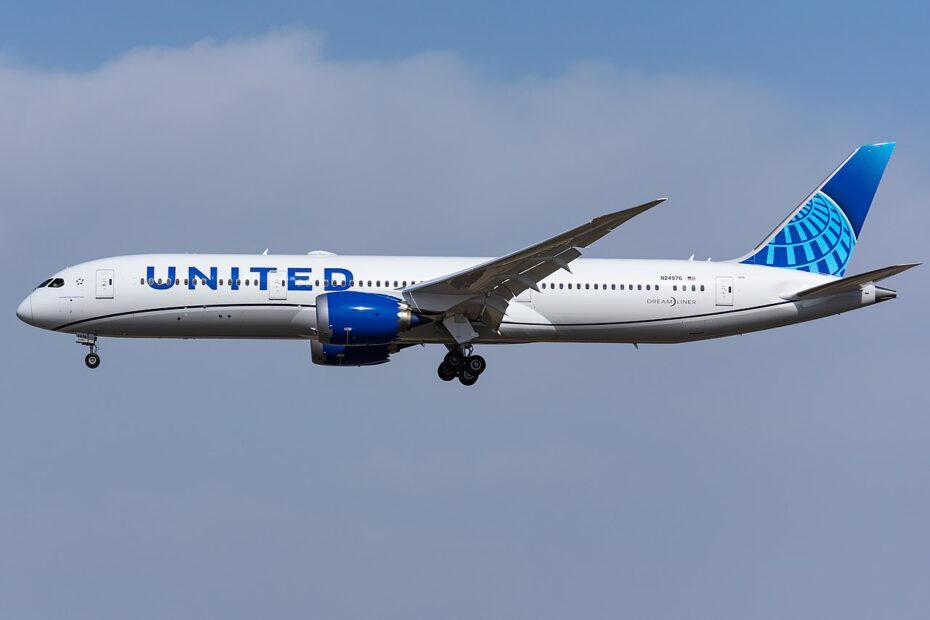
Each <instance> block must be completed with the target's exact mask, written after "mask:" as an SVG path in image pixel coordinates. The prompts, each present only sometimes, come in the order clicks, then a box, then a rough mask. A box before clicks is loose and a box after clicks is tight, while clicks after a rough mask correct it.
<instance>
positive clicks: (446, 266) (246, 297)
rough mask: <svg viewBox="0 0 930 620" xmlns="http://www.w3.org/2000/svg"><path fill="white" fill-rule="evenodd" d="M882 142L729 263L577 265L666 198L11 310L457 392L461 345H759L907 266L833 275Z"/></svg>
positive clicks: (68, 276)
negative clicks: (300, 345)
mask: <svg viewBox="0 0 930 620" xmlns="http://www.w3.org/2000/svg"><path fill="white" fill-rule="evenodd" d="M894 146H895V145H894V143H893V142H887V143H881V144H870V145H865V146H862V147H859V148H858V149H856V150H855V151H853V152H852V154H850V155H849V156H848V157H847V158H846V159H845V160H844V161H843V162H842V163H841V164H840V165H839V167H837V168H836V170H835V171H834V172H833V173H832V174H831V175H830V176H828V177H827V178H826V180H825V181H823V183H821V184H820V185H819V186H818V187H817V188H816V189H815V190H814V191H813V192H812V193H811V194H810V195H809V196H808V197H807V198H805V199H804V200H803V201H802V202H801V204H800V205H799V206H798V207H796V208H795V209H793V210H792V211H791V212H790V213H789V214H788V216H787V217H786V218H785V219H784V220H783V221H782V222H781V224H779V225H778V226H777V227H776V228H775V229H774V230H773V231H772V232H771V233H770V234H769V235H768V236H767V237H765V239H763V241H762V242H761V243H760V244H759V245H757V246H756V247H755V248H754V249H753V250H752V251H750V252H749V253H747V254H746V255H744V256H741V257H739V258H736V259H734V260H728V261H718V262H710V261H707V262H702V261H694V260H693V258H694V257H693V256H692V257H691V259H689V260H619V259H582V258H580V256H581V251H582V250H583V249H585V248H587V247H589V246H590V245H591V244H592V243H594V242H595V241H597V240H598V239H600V238H602V237H604V236H605V235H607V234H608V233H609V232H611V231H612V230H614V229H616V228H617V227H618V226H620V225H622V224H624V223H626V222H627V221H629V220H630V219H632V218H633V217H635V216H637V215H639V214H641V213H644V212H646V211H648V210H649V209H652V208H653V207H655V206H657V205H659V204H661V203H662V202H664V201H665V200H666V199H665V198H658V199H656V200H651V201H649V202H647V203H644V204H641V205H639V206H636V207H633V208H630V209H625V210H623V211H617V212H615V213H610V214H607V215H602V216H600V217H596V218H594V219H593V220H591V221H590V222H588V223H586V224H582V225H581V226H578V227H576V228H573V229H572V230H569V231H567V232H564V233H562V234H559V235H556V236H554V237H552V238H550V239H546V240H545V241H542V242H540V243H536V244H534V245H531V246H529V247H527V248H524V249H522V250H519V251H516V252H513V253H510V254H507V255H505V256H501V257H499V258H467V257H460V258H455V257H424V256H339V255H336V254H333V253H331V252H325V251H314V252H310V253H308V254H306V255H288V256H283V255H282V256H275V255H269V254H268V253H267V250H266V251H265V252H264V253H263V254H261V255H246V254H221V255H217V254H144V255H135V256H118V257H113V258H104V259H100V260H93V261H90V262H85V263H81V264H79V265H76V266H74V267H68V268H66V269H63V270H62V271H59V272H58V273H56V274H54V275H53V276H52V277H50V278H48V279H46V280H44V281H43V282H42V283H41V284H40V285H39V286H38V287H37V288H36V289H35V290H33V291H32V293H30V294H29V295H28V296H27V297H26V299H25V300H23V302H22V303H21V304H20V305H19V308H18V309H17V311H16V315H17V316H18V317H19V318H20V319H21V320H22V321H24V322H26V323H28V324H30V325H33V326H35V327H39V328H42V329H47V330H51V331H55V332H62V333H68V334H75V335H76V337H77V342H78V343H79V344H81V345H84V346H86V347H88V349H89V352H88V354H87V356H86V357H85V360H84V361H85V364H86V365H87V367H88V368H97V367H98V366H99V365H100V355H99V352H98V345H97V341H98V338H99V337H118V338H119V337H122V338H269V339H270V338H275V339H281V338H289V339H302V340H308V341H309V342H310V350H311V359H312V361H313V362H314V363H316V364H322V365H326V366H347V367H356V366H368V365H375V364H382V363H384V362H387V361H389V360H390V358H391V356H392V355H394V354H396V353H398V352H399V351H401V350H403V349H405V348H408V347H412V346H414V345H425V344H439V345H444V346H445V348H446V349H447V352H446V353H445V356H444V357H443V360H442V362H441V363H440V365H439V367H438V370H437V373H438V375H439V377H440V378H441V379H442V380H444V381H453V380H454V379H458V381H459V382H460V383H461V384H463V385H474V384H475V383H476V382H477V381H478V377H479V376H480V375H481V374H482V373H483V372H484V371H485V369H486V367H487V363H486V361H485V359H484V358H483V357H482V356H480V355H477V354H475V351H474V347H475V346H476V345H484V344H515V343H532V342H591V343H593V342H602V343H627V344H633V345H635V346H637V347H638V346H639V345H640V344H647V343H657V344H663V343H682V342H691V341H696V340H705V339H709V338H720V337H724V336H733V335H737V334H745V333H748V332H755V331H759V330H765V329H772V328H776V327H782V326H785V325H791V324H794V323H800V322H803V321H810V320H813V319H819V318H823V317H827V316H831V315H835V314H840V313H842V312H847V311H849V310H855V309H857V308H863V307H865V306H870V305H873V304H876V303H879V302H883V301H887V300H890V299H894V298H895V297H896V295H897V294H896V292H895V291H893V290H890V289H887V288H884V287H880V286H877V285H876V283H877V282H879V281H881V280H884V279H886V278H888V277H891V276H893V275H895V274H898V273H901V272H902V271H905V270H907V269H910V268H911V267H915V266H917V265H918V263H904V264H896V265H891V266H889V267H884V268H881V269H875V270H872V271H867V272H865V273H860V274H858V275H853V276H846V275H845V272H846V267H847V265H848V264H849V260H850V258H851V256H852V253H853V250H854V249H855V246H856V243H857V241H858V239H859V236H860V233H861V231H862V226H863V224H864V222H865V219H866V216H867V215H868V212H869V207H870V206H871V204H872V199H873V197H874V195H875V192H876V190H877V189H878V185H879V182H880V180H881V177H882V175H883V173H884V170H885V167H886V165H887V163H888V160H889V158H890V157H891V153H892V151H893V150H894Z"/></svg>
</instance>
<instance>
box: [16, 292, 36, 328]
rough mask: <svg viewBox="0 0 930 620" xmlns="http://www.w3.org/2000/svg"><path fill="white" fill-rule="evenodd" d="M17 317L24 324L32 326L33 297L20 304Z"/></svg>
mask: <svg viewBox="0 0 930 620" xmlns="http://www.w3.org/2000/svg"><path fill="white" fill-rule="evenodd" d="M16 316H17V317H18V318H19V320H20V321H22V322H23V323H29V324H30V325H32V295H30V296H29V297H27V298H26V299H24V300H23V301H22V303H21V304H19V308H17V309H16Z"/></svg>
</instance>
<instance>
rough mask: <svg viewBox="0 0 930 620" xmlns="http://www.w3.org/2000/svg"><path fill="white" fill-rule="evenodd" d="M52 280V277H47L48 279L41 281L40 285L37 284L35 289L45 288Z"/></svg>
mask: <svg viewBox="0 0 930 620" xmlns="http://www.w3.org/2000/svg"><path fill="white" fill-rule="evenodd" d="M52 280H54V278H49V279H48V280H45V281H43V282H42V284H40V285H39V286H37V287H36V288H37V289H40V288H45V287H46V286H48V285H49V284H51V283H52Z"/></svg>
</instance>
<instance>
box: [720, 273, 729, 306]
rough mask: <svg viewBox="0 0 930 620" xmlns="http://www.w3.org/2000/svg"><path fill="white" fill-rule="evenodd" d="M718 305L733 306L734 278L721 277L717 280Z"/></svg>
mask: <svg viewBox="0 0 930 620" xmlns="http://www.w3.org/2000/svg"><path fill="white" fill-rule="evenodd" d="M717 305H718V306H732V305H733V278H732V277H729V276H721V277H719V278H717Z"/></svg>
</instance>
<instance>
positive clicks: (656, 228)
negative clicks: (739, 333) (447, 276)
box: [0, 2, 930, 620]
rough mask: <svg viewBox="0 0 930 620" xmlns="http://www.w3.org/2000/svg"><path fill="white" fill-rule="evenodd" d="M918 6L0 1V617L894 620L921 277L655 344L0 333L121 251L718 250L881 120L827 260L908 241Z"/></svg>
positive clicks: (900, 579) (922, 465)
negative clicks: (72, 272) (824, 313)
mask: <svg viewBox="0 0 930 620" xmlns="http://www.w3.org/2000/svg"><path fill="white" fill-rule="evenodd" d="M928 21H930V20H928V9H927V8H926V6H924V5H922V4H918V3H912V4H907V3H901V4H897V5H890V4H883V5H881V6H879V5H877V4H874V3H863V4H861V5H857V4H855V3H843V4H839V3H837V4H822V3H788V4H784V3H783V4H779V5H778V6H777V7H776V6H775V5H768V6H766V7H747V6H745V5H744V4H737V3H732V4H727V3H711V4H707V3H705V4H701V5H695V4H693V3H683V4H682V5H680V6H679V5H675V4H671V3H669V4H661V3H624V4H623V6H617V5H615V4H614V3H603V4H580V3H572V4H571V5H570V6H569V5H566V6H563V7H556V6H551V5H545V4H539V3H506V5H503V3H468V4H462V5H458V6H441V5H435V4H433V3H404V5H403V7H396V6H389V5H387V4H383V3H371V4H362V3H353V4H347V3H316V4H312V5H311V4H306V5H305V4H299V3H276V2H266V3H262V4H261V5H258V4H255V5H250V4H245V3H237V2H231V3H217V4H190V3H180V2H162V3H158V4H157V5H156V4H152V5H139V4H131V5H127V4H125V3H115V2H114V3H103V4H101V3H97V4H87V3H83V4H77V3H69V4H58V3H41V2H39V3H7V4H5V5H3V6H2V8H0V144H2V148H0V208H2V210H3V211H2V213H3V223H2V225H0V259H2V261H3V264H4V265H5V266H6V267H5V270H4V274H5V284H6V285H5V286H4V287H2V289H0V300H2V303H0V307H3V308H6V309H7V314H6V315H5V317H6V318H5V319H4V320H2V321H0V329H2V334H3V337H4V340H5V342H6V344H7V355H5V356H3V357H2V358H0V382H2V383H0V387H2V393H3V394H4V397H3V401H2V402H3V407H2V413H0V493H2V496H3V498H4V500H3V502H0V549H2V551H3V552H2V553H0V616H3V617H15V618H20V619H27V618H49V617H77V618H95V619H101V618H126V617H133V618H166V617H170V618H195V617H196V618H202V617H223V618H254V617H256V616H274V617H308V616H309V617H326V618H370V617H388V618H404V619H409V618H436V617H450V616H451V617H461V618H475V617H481V618H521V617H527V618H534V620H535V619H539V618H565V617H591V618H616V617H624V616H633V617H653V618H681V617H691V618H715V619H716V618H740V619H741V620H742V619H746V618H760V619H762V618H785V617H791V618H823V617H843V618H875V617H896V618H924V617H925V616H926V610H927V609H928V608H930V590H928V588H927V587H926V584H927V583H930V561H928V558H930V539H928V537H927V536H926V532H925V530H926V523H927V522H928V521H930V492H928V489H930V479H928V472H930V451H928V450H927V449H926V446H927V438H928V436H930V420H928V419H927V414H926V412H927V411H928V410H930V397H928V393H927V391H926V389H925V388H924V385H925V383H926V377H925V375H926V363H925V356H926V352H925V349H926V343H925V341H926V338H925V337H924V336H923V329H924V325H925V322H926V321H925V314H926V311H925V309H926V307H927V304H928V303H930V288H928V287H927V286H926V285H925V282H926V275H925V273H924V269H923V268H919V269H915V270H912V271H909V272H907V273H905V274H902V275H901V276H900V277H898V278H896V279H895V280H894V284H893V285H892V286H893V287H894V288H896V289H897V290H898V291H899V294H900V297H899V299H898V300H896V301H895V302H893V303H887V304H882V305H881V306H878V307H875V308H869V309H864V310H861V311H857V312H854V313H850V314H847V315H843V316H839V317H832V318H830V319H827V320H823V321H818V322H815V323H810V324H805V325H799V326H795V327H792V328H788V329H784V330H779V331H776V332H766V333H760V334H753V335H747V336H745V337H739V338H732V339H725V340H719V341H711V342H704V343H695V344H692V345H683V346H668V347H660V346H654V347H646V346H643V347H641V348H640V350H638V351H637V350H634V349H633V348H632V347H617V346H593V345H587V346H586V345H538V346H537V345H533V346H515V347H499V348H493V347H487V350H483V351H482V354H483V355H485V357H486V358H487V359H488V362H489V370H488V372H487V373H486V374H485V375H484V376H483V377H482V380H481V381H480V382H479V384H478V385H477V386H475V388H473V389H471V390H465V388H462V387H461V386H450V385H447V384H444V383H441V382H440V381H439V380H438V379H437V378H436V377H435V366H436V364H437V363H438V360H439V358H440V356H441V352H440V351H439V350H436V349H433V348H422V349H421V348H415V349H411V350H405V351H404V352H403V353H402V354H400V355H397V356H395V358H394V359H393V360H392V362H391V363H390V364H387V365H384V366H379V367H375V368H368V369H356V370H346V369H332V368H320V367H315V366H312V365H311V364H310V359H309V350H308V347H307V345H306V343H304V342H261V341H256V342H210V341H136V340H118V339H113V340H108V341H105V342H103V343H102V347H101V352H102V357H103V363H102V365H101V367H100V368H99V369H98V370H97V371H94V372H90V371H88V370H87V369H86V368H84V366H83V363H82V357H83V354H84V352H83V351H82V350H80V348H79V347H78V346H77V345H75V344H74V343H73V342H72V339H71V338H69V337H66V336H63V335H61V334H52V333H48V332H40V331H38V330H35V329H33V328H30V327H28V326H26V325H24V324H22V323H20V322H19V321H17V320H16V318H15V316H14V311H15V308H16V306H17V304H18V303H19V301H20V300H21V299H22V298H23V297H24V296H25V295H26V294H27V293H28V292H29V290H31V288H32V287H33V286H35V284H36V283H38V282H40V281H41V280H43V279H44V278H46V277H48V276H49V275H50V274H52V273H53V272H55V271H56V270H58V269H60V268H61V267H63V266H65V265H69V264H74V263H77V262H80V261H83V260H87V259H91V258H98V257H102V256H112V255H118V254H123V253H133V252H158V251H182V252H198V251H199V252H237V253H258V252H261V251H262V250H263V249H264V248H266V247H270V248H271V252H272V253H302V252H306V251H309V250H313V249H326V250H331V251H336V252H340V253H346V254H348V253H360V254H361V253H370V254H380V253H383V254H389V253H410V254H423V255H433V254H454V255H472V254H477V255H499V254H503V253H506V252H508V251H511V250H513V249H515V248H518V247H523V246H526V245H528V244H530V243H532V242H535V241H538V240H539V239H542V238H545V237H547V236H550V235H552V234H554V233H556V232H559V231H562V230H566V229H568V228H571V227H573V226H575V225H577V224H578V223H579V222H581V221H586V220H588V219H590V218H591V217H593V216H595V215H598V214H600V213H603V212H607V211H612V210H616V209H619V208H623V207H626V206H630V205H633V204H638V203H640V202H643V201H645V200H648V199H650V198H653V197H656V196H663V195H667V196H670V197H671V199H670V200H669V201H668V203H667V204H665V205H663V206H662V207H661V208H658V209H655V210H652V211H650V213H649V214H647V215H644V216H642V218H637V219H636V220H635V221H634V222H631V223H630V224H627V225H625V226H623V227H621V229H619V230H617V231H616V232H615V233H613V234H611V235H610V236H609V237H607V238H605V239H604V240H602V241H601V242H599V243H598V244H597V245H596V246H594V247H593V248H591V251H590V252H589V255H590V256H605V257H664V258H687V257H688V256H689V255H691V254H696V255H697V258H698V259H699V260H700V259H703V258H706V257H709V256H710V257H713V258H715V259H726V258H729V257H735V256H739V255H741V254H743V253H744V252H746V251H747V250H748V249H749V248H751V247H753V246H754V245H755V244H756V243H757V242H758V241H759V239H761V238H762V237H763V236H764V235H765V234H766V233H767V232H768V231H770V230H771V229H772V227H773V226H774V225H775V224H776V223H777V222H778V221H780V220H781V218H782V217H783V216H784V215H785V214H786V213H787V212H788V211H789V210H790V209H791V208H793V207H794V206H795V205H796V204H797V202H798V201H800V200H801V199H803V197H804V196H806V195H807V193H808V192H809V190H810V189H811V188H813V187H814V186H815V185H816V184H817V183H818V182H819V181H820V180H821V179H822V178H823V177H824V176H825V175H826V174H827V173H829V171H830V170H832V169H833V167H834V166H835V165H836V164H837V163H838V162H839V161H841V160H842V159H843V158H844V157H845V156H846V155H847V154H848V153H849V152H850V151H851V150H852V149H853V148H855V147H856V146H858V145H859V144H863V143H868V142H875V141H884V140H896V141H897V142H898V147H897V149H896V151H895V155H894V157H893V158H892V160H891V163H890V165H889V168H888V171H887V173H886V176H885V179H884V181H883V183H882V185H881V187H880V188H879V191H878V194H877V196H876V201H875V204H874V206H873V209H872V212H871V213H870V216H869V220H868V221H867V223H866V225H865V227H864V229H863V234H862V237H861V239H860V241H859V243H858V244H857V247H856V254H855V256H854V257H853V259H852V263H851V265H850V270H849V272H850V273H856V272H860V271H866V270H868V269H874V268H877V267H880V266H884V265H887V264H891V263H897V262H906V261H925V260H926V258H927V257H926V251H925V246H926V232H927V231H928V230H930V215H928V211H927V208H926V202H927V200H926V196H927V195H928V192H930V182H928V179H927V175H926V170H927V165H926V162H927V161H928V159H930V147H928V144H930V142H928V138H930V123H928V122H927V120H926V115H925V110H926V109H927V104H928V98H930V92H928V89H930V87H928V81H927V80H926V79H925V77H924V73H925V65H926V61H927V59H928V58H930V43H928V40H927V38H926V37H925V36H924V32H923V31H924V29H925V27H926V25H927V23H928Z"/></svg>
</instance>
